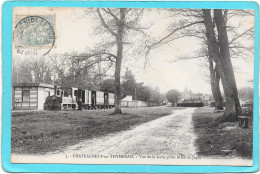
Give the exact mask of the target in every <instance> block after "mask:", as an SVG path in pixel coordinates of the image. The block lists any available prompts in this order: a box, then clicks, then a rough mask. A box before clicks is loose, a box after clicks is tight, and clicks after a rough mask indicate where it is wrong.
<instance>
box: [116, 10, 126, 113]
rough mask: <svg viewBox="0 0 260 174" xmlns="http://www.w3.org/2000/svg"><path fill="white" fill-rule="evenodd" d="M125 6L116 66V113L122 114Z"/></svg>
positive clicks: (121, 13)
mask: <svg viewBox="0 0 260 174" xmlns="http://www.w3.org/2000/svg"><path fill="white" fill-rule="evenodd" d="M125 11H126V9H125V8H120V20H119V22H118V32H117V38H116V43H117V58H116V67H115V110H114V114H122V111H121V82H120V73H121V64H122V58H123V44H124V43H123V37H124V25H125Z"/></svg>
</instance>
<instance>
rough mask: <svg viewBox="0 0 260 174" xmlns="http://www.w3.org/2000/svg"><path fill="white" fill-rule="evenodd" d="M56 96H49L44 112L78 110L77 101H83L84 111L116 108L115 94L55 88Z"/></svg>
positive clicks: (72, 88)
mask: <svg viewBox="0 0 260 174" xmlns="http://www.w3.org/2000/svg"><path fill="white" fill-rule="evenodd" d="M54 88H55V89H54V95H52V96H48V97H47V98H46V101H45V103H44V110H66V109H77V108H78V104H77V101H78V99H79V98H80V99H81V101H82V109H85V110H89V109H110V108H113V107H114V106H115V95H114V93H109V92H103V91H98V90H89V89H80V88H75V87H60V86H56V85H55V87H54Z"/></svg>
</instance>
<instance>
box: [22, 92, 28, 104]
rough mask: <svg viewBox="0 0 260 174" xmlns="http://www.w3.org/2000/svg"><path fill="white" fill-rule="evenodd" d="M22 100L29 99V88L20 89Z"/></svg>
mask: <svg viewBox="0 0 260 174" xmlns="http://www.w3.org/2000/svg"><path fill="white" fill-rule="evenodd" d="M22 101H23V102H28V101H30V91H29V90H23V91H22Z"/></svg>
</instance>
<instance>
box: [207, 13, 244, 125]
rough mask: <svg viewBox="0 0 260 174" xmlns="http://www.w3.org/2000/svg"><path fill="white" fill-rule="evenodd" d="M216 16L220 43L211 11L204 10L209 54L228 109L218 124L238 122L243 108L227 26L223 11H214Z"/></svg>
mask: <svg viewBox="0 0 260 174" xmlns="http://www.w3.org/2000/svg"><path fill="white" fill-rule="evenodd" d="M214 14H215V21H216V25H217V29H218V39H219V43H218V42H217V39H216V34H215V31H214V24H213V22H212V18H211V14H210V10H209V9H204V10H203V18H204V25H205V27H206V37H207V42H208V43H207V44H208V49H209V53H210V54H212V58H213V60H214V61H215V63H216V67H217V70H218V72H219V75H220V78H221V81H222V85H223V89H224V94H225V99H226V108H225V112H224V115H223V117H221V118H220V119H218V120H217V122H216V123H220V122H225V121H237V119H238V117H237V116H238V114H239V113H240V112H241V107H240V104H239V100H238V95H237V88H236V82H235V76H234V71H233V66H232V63H231V58H230V53H229V45H228V37H227V31H226V25H225V22H224V17H223V15H222V11H221V10H214Z"/></svg>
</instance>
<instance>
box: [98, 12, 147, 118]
mask: <svg viewBox="0 0 260 174" xmlns="http://www.w3.org/2000/svg"><path fill="white" fill-rule="evenodd" d="M97 14H98V16H99V19H100V21H101V24H102V26H103V28H104V29H105V31H106V32H108V33H109V34H110V35H111V36H112V38H113V41H112V42H109V43H110V44H111V43H115V45H116V54H113V53H111V49H110V50H109V51H110V52H109V54H110V57H113V58H114V62H115V110H114V114H121V113H122V111H121V80H120V75H121V64H122V60H123V50H124V45H125V44H126V38H127V35H128V34H129V32H130V31H136V32H142V28H141V27H140V25H139V24H138V22H139V21H140V18H141V16H142V14H143V9H132V8H119V9H110V8H101V9H100V8H98V9H97Z"/></svg>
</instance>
